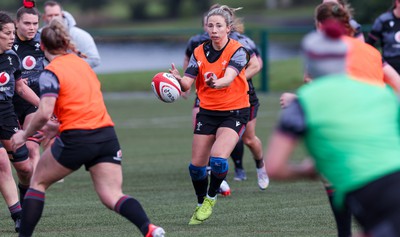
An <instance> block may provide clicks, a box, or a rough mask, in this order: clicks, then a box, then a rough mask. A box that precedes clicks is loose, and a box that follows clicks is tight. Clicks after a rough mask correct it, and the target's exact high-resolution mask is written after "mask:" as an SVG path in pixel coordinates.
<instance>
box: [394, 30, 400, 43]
mask: <svg viewBox="0 0 400 237" xmlns="http://www.w3.org/2000/svg"><path fill="white" fill-rule="evenodd" d="M394 40H396V42H397V43H400V31H397V32H396V34H394Z"/></svg>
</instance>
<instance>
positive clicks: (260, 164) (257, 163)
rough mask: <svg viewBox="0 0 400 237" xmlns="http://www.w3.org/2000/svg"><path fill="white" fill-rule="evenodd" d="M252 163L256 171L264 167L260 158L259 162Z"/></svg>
mask: <svg viewBox="0 0 400 237" xmlns="http://www.w3.org/2000/svg"><path fill="white" fill-rule="evenodd" d="M254 162H255V163H256V168H257V169H261V168H262V167H264V160H263V159H262V158H261V160H256V159H254Z"/></svg>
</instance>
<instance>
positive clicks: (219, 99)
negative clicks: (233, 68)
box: [194, 39, 250, 111]
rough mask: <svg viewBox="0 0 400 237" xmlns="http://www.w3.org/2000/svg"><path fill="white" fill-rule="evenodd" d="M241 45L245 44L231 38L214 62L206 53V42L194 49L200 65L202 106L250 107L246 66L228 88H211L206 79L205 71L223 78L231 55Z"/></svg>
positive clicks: (214, 107)
mask: <svg viewBox="0 0 400 237" xmlns="http://www.w3.org/2000/svg"><path fill="white" fill-rule="evenodd" d="M240 47H243V46H242V45H241V44H240V43H239V42H237V41H235V40H233V39H230V40H229V42H228V44H227V45H226V46H225V48H224V49H223V52H222V54H221V56H220V57H219V59H218V60H217V61H215V62H213V63H210V62H208V60H207V58H206V55H205V54H204V44H201V45H200V46H199V47H197V48H196V49H195V50H194V56H195V58H196V60H197V63H198V66H199V74H198V75H197V78H196V89H197V95H198V97H199V99H200V107H201V108H203V109H208V110H217V111H227V110H234V109H242V108H246V107H250V103H249V95H248V94H247V92H248V91H249V86H248V84H247V80H246V76H245V74H244V71H245V69H244V68H243V69H242V71H240V73H239V74H238V75H237V76H236V78H235V79H234V80H233V81H232V83H231V84H230V85H229V86H228V87H226V88H222V89H214V88H210V87H209V86H207V84H206V83H205V80H204V73H206V72H213V73H215V75H217V77H218V78H222V77H223V76H224V74H225V70H226V68H227V66H228V64H229V61H230V60H231V57H232V56H233V54H234V53H235V52H236V51H237V50H238V49H239V48H240Z"/></svg>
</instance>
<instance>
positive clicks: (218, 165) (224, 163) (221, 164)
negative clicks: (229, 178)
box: [210, 157, 229, 178]
mask: <svg viewBox="0 0 400 237" xmlns="http://www.w3.org/2000/svg"><path fill="white" fill-rule="evenodd" d="M210 166H211V172H212V173H213V174H214V175H215V176H217V177H220V178H225V176H226V174H227V173H228V169H229V163H228V160H227V159H224V158H220V157H211V158H210Z"/></svg>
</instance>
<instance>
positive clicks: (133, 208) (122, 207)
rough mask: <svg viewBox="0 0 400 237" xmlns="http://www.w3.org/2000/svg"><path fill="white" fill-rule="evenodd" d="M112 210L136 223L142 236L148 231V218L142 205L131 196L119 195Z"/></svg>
mask: <svg viewBox="0 0 400 237" xmlns="http://www.w3.org/2000/svg"><path fill="white" fill-rule="evenodd" d="M114 211H115V212H117V213H119V214H120V215H121V216H123V217H125V218H126V219H128V220H129V221H130V222H132V223H133V224H134V225H136V226H137V227H138V228H139V230H140V231H141V232H142V234H143V236H145V235H146V234H147V232H148V231H149V224H150V220H149V218H148V217H147V215H146V212H145V211H144V209H143V207H142V205H141V204H140V203H139V201H137V200H136V199H134V198H133V197H130V196H127V195H125V196H123V197H121V198H120V199H119V200H118V202H117V204H115V207H114Z"/></svg>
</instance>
